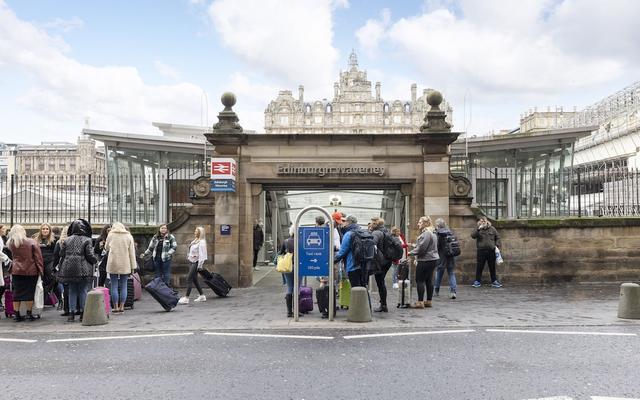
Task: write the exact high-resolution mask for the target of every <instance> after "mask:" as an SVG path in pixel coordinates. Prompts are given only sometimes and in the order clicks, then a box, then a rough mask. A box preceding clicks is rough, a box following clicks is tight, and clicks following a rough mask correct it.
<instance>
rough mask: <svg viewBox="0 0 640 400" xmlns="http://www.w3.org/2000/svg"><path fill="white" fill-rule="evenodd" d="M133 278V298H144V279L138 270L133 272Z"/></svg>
mask: <svg viewBox="0 0 640 400" xmlns="http://www.w3.org/2000/svg"><path fill="white" fill-rule="evenodd" d="M131 277H132V278H133V300H135V301H138V300H140V299H141V298H142V281H141V280H140V275H139V274H138V273H137V272H134V273H133V274H131Z"/></svg>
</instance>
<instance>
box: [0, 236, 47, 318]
mask: <svg viewBox="0 0 640 400" xmlns="http://www.w3.org/2000/svg"><path fill="white" fill-rule="evenodd" d="M7 247H9V250H11V253H12V255H13V264H12V266H11V277H12V282H13V308H14V310H15V311H16V313H15V316H14V320H15V321H16V322H20V321H24V320H25V317H24V316H22V315H20V306H21V305H22V303H23V302H24V303H25V306H26V309H27V317H26V318H27V319H28V320H29V321H34V320H35V319H36V318H35V317H34V316H33V314H32V313H31V309H32V308H33V298H34V295H35V292H36V284H37V283H38V277H41V276H42V275H43V274H44V261H43V260H42V252H41V251H40V246H39V245H38V244H37V243H36V241H35V240H33V239H30V238H28V237H27V232H26V231H25V229H24V227H23V226H22V225H14V226H13V227H11V231H10V232H9V240H8V243H7Z"/></svg>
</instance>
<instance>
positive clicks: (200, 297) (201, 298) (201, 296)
mask: <svg viewBox="0 0 640 400" xmlns="http://www.w3.org/2000/svg"><path fill="white" fill-rule="evenodd" d="M201 301H207V297H206V296H205V295H203V294H201V295H200V296H198V298H197V299H195V300H194V301H193V302H194V303H199V302H201Z"/></svg>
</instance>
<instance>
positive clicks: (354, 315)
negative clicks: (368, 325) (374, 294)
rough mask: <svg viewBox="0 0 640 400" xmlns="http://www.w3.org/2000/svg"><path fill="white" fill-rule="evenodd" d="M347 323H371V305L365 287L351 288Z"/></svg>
mask: <svg viewBox="0 0 640 400" xmlns="http://www.w3.org/2000/svg"><path fill="white" fill-rule="evenodd" d="M347 321H349V322H371V305H370V304H369V293H368V292H367V288H365V287H352V288H351V304H350V305H349V314H348V315H347Z"/></svg>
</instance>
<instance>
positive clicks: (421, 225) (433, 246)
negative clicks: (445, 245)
mask: <svg viewBox="0 0 640 400" xmlns="http://www.w3.org/2000/svg"><path fill="white" fill-rule="evenodd" d="M418 229H420V236H418V240H416V243H414V244H413V246H414V249H413V250H411V251H410V252H409V255H410V256H413V257H415V259H416V261H417V262H418V265H417V267H416V287H417V289H418V301H417V302H416V303H415V305H414V307H415V308H425V307H427V308H428V307H431V299H432V298H433V270H434V269H435V268H436V265H437V263H438V260H439V259H440V256H438V237H437V236H436V234H435V232H434V231H435V229H434V227H433V223H432V222H431V218H429V217H427V216H423V217H420V219H419V220H418ZM425 284H426V288H427V300H426V301H424V289H425Z"/></svg>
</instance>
